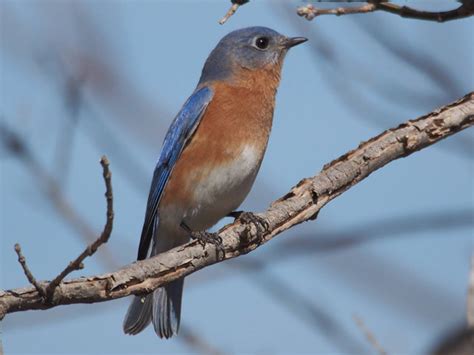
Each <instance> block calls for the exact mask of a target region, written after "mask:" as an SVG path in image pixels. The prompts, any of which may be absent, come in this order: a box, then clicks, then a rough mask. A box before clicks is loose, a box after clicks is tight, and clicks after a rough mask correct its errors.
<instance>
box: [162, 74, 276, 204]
mask: <svg viewBox="0 0 474 355" xmlns="http://www.w3.org/2000/svg"><path fill="white" fill-rule="evenodd" d="M253 79H255V78H253ZM210 86H211V87H212V89H213V90H214V96H213V99H212V101H211V103H210V104H209V106H208V107H207V109H206V111H205V113H204V115H203V117H202V119H201V121H200V123H199V126H198V127H197V129H196V131H195V133H194V135H193V136H192V137H191V138H190V140H189V141H188V144H187V145H186V147H185V148H184V150H183V152H182V153H181V156H180V158H179V159H178V162H177V163H176V165H175V167H174V169H173V171H172V173H171V176H170V178H169V180H168V183H167V185H166V187H165V189H164V192H163V196H162V199H161V202H160V205H168V204H176V203H179V204H182V205H186V206H187V205H190V204H193V203H194V201H193V198H194V196H193V190H194V189H195V188H196V186H198V185H199V184H202V183H203V182H205V181H206V179H207V178H209V175H210V174H211V173H212V171H213V169H215V168H218V167H220V166H223V165H226V164H231V163H232V162H233V161H235V160H238V159H239V157H240V155H241V154H242V152H243V151H245V149H246V147H247V148H248V147H251V149H253V151H255V152H256V153H255V154H257V155H258V157H257V164H258V166H256V170H257V171H258V168H259V166H260V163H261V160H262V158H263V154H264V153H265V149H266V146H267V143H268V137H269V134H270V130H271V126H272V119H273V108H274V102H275V91H276V87H275V88H272V86H271V85H269V86H259V85H256V86H255V85H251V87H249V86H247V87H246V86H232V85H229V84H225V83H220V82H219V83H212V84H210Z"/></svg>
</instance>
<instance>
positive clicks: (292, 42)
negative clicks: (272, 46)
mask: <svg viewBox="0 0 474 355" xmlns="http://www.w3.org/2000/svg"><path fill="white" fill-rule="evenodd" d="M307 40H308V39H307V38H305V37H290V38H285V40H284V41H283V46H284V47H285V48H287V49H288V48H291V47H294V46H297V45H298V44H301V43H304V42H306V41H307Z"/></svg>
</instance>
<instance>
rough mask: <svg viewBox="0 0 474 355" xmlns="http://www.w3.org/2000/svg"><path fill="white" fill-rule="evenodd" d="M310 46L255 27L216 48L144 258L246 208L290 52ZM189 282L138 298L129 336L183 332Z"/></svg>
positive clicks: (172, 142) (156, 194) (188, 108)
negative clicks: (151, 328)
mask: <svg viewBox="0 0 474 355" xmlns="http://www.w3.org/2000/svg"><path fill="white" fill-rule="evenodd" d="M306 40H307V39H306V38H303V37H293V38H289V37H286V36H283V35H281V34H279V33H278V32H275V31H273V30H271V29H269V28H266V27H249V28H244V29H240V30H237V31H234V32H231V33H229V34H228V35H226V36H225V37H224V38H222V40H221V41H220V42H219V43H218V44H217V46H216V47H215V48H214V50H213V51H212V52H211V54H210V55H209V57H208V58H207V60H206V63H205V64H204V68H203V70H202V74H201V78H200V80H199V83H198V85H197V87H196V90H195V91H194V92H193V94H192V95H191V96H190V97H189V99H188V100H187V101H186V103H185V104H184V106H183V107H182V109H181V111H180V112H179V113H178V115H177V116H176V118H175V119H174V121H173V123H172V124H171V126H170V128H169V129H168V132H167V134H166V137H165V140H164V143H163V147H162V151H161V155H160V158H159V160H158V163H157V165H156V168H155V171H154V174H153V180H152V183H151V188H150V193H149V196H148V203H147V208H146V215H145V221H144V224H143V229H142V234H141V239H140V246H139V249H138V260H142V259H145V258H147V257H151V256H153V255H157V254H159V253H162V252H165V251H167V250H169V249H171V248H174V247H176V246H178V245H181V244H184V243H186V242H188V241H189V239H190V237H191V236H192V234H193V232H192V231H196V232H198V231H205V230H206V229H208V228H210V227H212V226H213V225H214V224H216V223H217V222H218V221H219V220H220V219H221V218H223V217H225V216H228V215H232V212H233V211H234V210H235V209H236V208H238V207H239V205H240V204H241V203H242V201H243V200H244V199H245V197H246V196H247V194H248V193H249V191H250V188H251V187H252V185H253V182H254V180H255V177H256V175H257V172H258V170H259V168H260V164H261V162H262V159H263V155H264V153H265V149H266V147H267V142H268V138H269V134H270V129H271V126H272V120H273V109H274V105H275V94H276V91H277V88H278V85H279V83H280V73H281V68H282V64H283V59H284V57H285V54H286V53H287V51H288V49H289V48H291V47H293V46H296V45H297V44H300V43H303V42H305V41H306ZM198 234H199V233H198ZM201 235H202V234H201ZM183 281H184V279H179V280H176V281H173V282H170V283H168V284H166V285H165V286H163V287H160V288H158V289H156V290H155V291H154V292H153V293H150V294H149V295H147V296H145V297H138V296H135V298H134V299H133V301H132V303H131V305H130V307H129V309H128V312H127V314H126V316H125V320H124V324H123V329H124V331H125V333H127V334H137V333H139V332H141V331H142V330H143V329H144V328H145V327H147V326H148V324H150V322H151V321H153V326H154V328H155V332H156V333H157V334H158V335H159V336H160V337H161V338H163V337H165V338H170V337H171V336H173V335H175V334H177V333H178V329H179V322H180V316H181V297H182V293H183Z"/></svg>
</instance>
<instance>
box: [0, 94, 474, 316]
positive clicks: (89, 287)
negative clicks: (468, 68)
mask: <svg viewBox="0 0 474 355" xmlns="http://www.w3.org/2000/svg"><path fill="white" fill-rule="evenodd" d="M473 124H474V93H470V94H468V95H466V96H465V97H463V98H462V99H460V100H458V101H456V102H454V103H452V104H450V105H447V106H444V107H442V108H440V109H438V110H436V111H434V112H431V113H429V114H427V115H425V116H423V117H420V118H418V119H416V120H411V121H408V122H406V123H403V124H401V125H400V126H398V127H397V128H393V129H389V130H387V131H385V132H383V133H381V134H380V135H378V136H377V137H374V138H372V139H370V140H368V141H367V142H364V143H362V144H361V145H360V146H359V147H358V148H357V149H354V150H353V151H351V152H348V153H347V154H344V155H343V156H341V157H340V158H338V159H336V160H334V161H333V162H331V163H329V164H327V165H326V166H324V168H323V170H322V171H321V172H320V173H319V174H318V175H316V176H315V177H312V178H308V179H303V180H302V181H300V182H299V183H298V185H296V186H295V187H294V188H293V189H292V190H291V191H290V192H289V193H288V194H286V195H285V196H283V197H282V198H280V199H279V200H277V201H275V202H274V203H272V204H271V206H270V207H269V208H268V210H267V211H265V212H264V213H261V214H259V216H260V217H262V218H263V219H264V220H265V221H266V222H267V223H268V228H266V230H265V231H264V232H263V233H262V232H260V233H259V232H258V229H257V226H255V225H254V224H252V223H247V224H245V223H241V222H240V221H239V220H237V221H236V222H235V223H233V224H231V225H228V226H226V227H224V228H223V229H222V230H221V231H220V232H219V235H220V237H221V238H222V240H223V245H224V248H225V257H224V258H223V259H221V260H218V259H217V257H216V247H215V246H214V245H212V244H207V245H205V246H202V245H201V244H199V242H196V241H193V242H190V243H188V244H186V245H183V246H180V247H177V248H175V249H173V250H170V251H168V252H166V253H163V254H160V255H157V256H155V257H153V258H151V259H147V260H143V261H139V262H135V263H133V264H130V265H127V266H125V267H124V268H122V269H120V270H118V271H116V272H113V273H108V274H104V275H98V276H90V277H81V278H77V279H73V280H69V281H63V282H61V283H60V284H59V285H58V287H57V288H56V289H55V292H54V295H53V297H52V299H51V300H45V299H44V298H43V297H41V295H40V294H39V293H38V291H37V290H36V289H35V288H34V287H26V288H18V289H14V290H6V291H4V290H1V291H0V319H2V318H3V317H4V316H5V315H6V314H7V313H12V312H19V311H24V310H32V309H48V308H51V307H55V306H58V305H66V304H72V303H94V302H103V301H107V300H111V299H116V298H120V297H125V296H128V295H130V294H144V293H148V292H150V291H152V290H153V289H155V288H157V287H159V286H161V285H163V284H165V283H167V282H169V281H172V280H175V279H177V278H180V277H183V276H186V275H189V274H191V273H193V272H195V271H197V270H200V269H202V268H203V267H206V266H209V265H211V264H214V263H216V262H219V261H222V260H225V259H230V258H234V257H237V256H239V255H242V254H246V253H248V252H250V251H252V250H254V249H255V248H257V247H258V246H260V245H261V244H264V243H266V242H267V241H269V240H270V239H272V238H273V237H275V236H276V235H278V234H280V233H281V232H283V231H285V230H287V229H288V228H291V227H292V226H294V225H296V224H299V223H302V222H304V221H308V220H311V219H315V218H316V217H317V214H318V212H319V211H320V209H321V208H322V207H324V205H326V204H327V203H328V202H329V201H331V200H332V199H334V198H335V197H337V196H339V195H340V194H342V193H343V192H344V191H346V190H347V189H349V188H351V187H352V186H354V185H355V184H357V183H358V182H359V181H361V180H363V179H364V178H366V177H367V176H369V175H370V174H371V173H372V172H374V171H375V170H377V169H379V168H381V167H383V166H384V165H386V164H387V163H389V162H391V161H393V160H395V159H398V158H402V157H406V156H408V155H410V154H412V153H414V152H416V151H418V150H420V149H423V148H425V147H427V146H430V145H432V144H434V143H436V142H438V141H440V140H441V139H443V138H446V137H448V136H450V135H452V134H454V133H456V132H459V131H461V130H463V129H465V128H467V127H470V126H472V125H473ZM40 284H42V285H43V286H45V287H46V286H47V284H48V282H40Z"/></svg>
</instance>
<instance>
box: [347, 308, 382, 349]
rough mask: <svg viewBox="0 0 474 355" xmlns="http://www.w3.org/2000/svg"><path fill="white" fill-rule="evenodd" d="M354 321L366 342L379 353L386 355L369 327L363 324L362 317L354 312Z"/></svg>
mask: <svg viewBox="0 0 474 355" xmlns="http://www.w3.org/2000/svg"><path fill="white" fill-rule="evenodd" d="M353 318H354V322H355V323H356V324H357V326H358V327H359V328H360V330H361V331H362V333H364V335H365V337H366V338H367V340H368V342H369V343H370V344H371V345H372V347H373V348H374V349H375V350H376V351H377V353H379V354H380V355H387V352H386V351H385V350H384V348H382V346H381V345H380V343H379V342H378V341H377V338H376V337H375V335H374V333H372V332H371V331H370V329H369V328H367V326H366V325H365V323H364V321H363V320H362V318H360V317H359V316H358V315H356V314H354V316H353Z"/></svg>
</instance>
